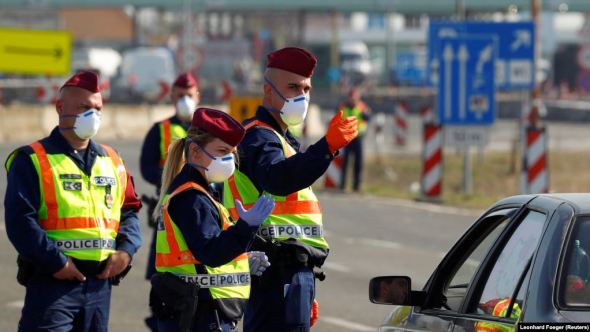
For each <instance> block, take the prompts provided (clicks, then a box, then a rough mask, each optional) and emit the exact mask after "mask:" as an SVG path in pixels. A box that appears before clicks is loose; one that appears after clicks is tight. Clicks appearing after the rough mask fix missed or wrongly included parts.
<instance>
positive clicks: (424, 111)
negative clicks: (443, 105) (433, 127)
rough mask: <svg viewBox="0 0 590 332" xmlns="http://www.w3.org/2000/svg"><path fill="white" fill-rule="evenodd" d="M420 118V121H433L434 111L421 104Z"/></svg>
mask: <svg viewBox="0 0 590 332" xmlns="http://www.w3.org/2000/svg"><path fill="white" fill-rule="evenodd" d="M420 118H422V123H432V122H434V113H433V112H432V107H430V106H423V107H422V108H421V109H420Z"/></svg>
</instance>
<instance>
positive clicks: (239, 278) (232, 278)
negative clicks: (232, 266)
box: [176, 273, 250, 288]
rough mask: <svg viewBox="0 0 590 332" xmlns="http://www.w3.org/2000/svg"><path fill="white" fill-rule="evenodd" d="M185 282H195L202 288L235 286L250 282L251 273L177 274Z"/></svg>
mask: <svg viewBox="0 0 590 332" xmlns="http://www.w3.org/2000/svg"><path fill="white" fill-rule="evenodd" d="M176 276H177V277H179V278H180V279H182V280H184V282H188V283H194V284H197V285H199V286H201V288H211V287H234V286H246V285H249V284H250V273H222V274H195V275H190V274H189V275H187V274H177V275H176Z"/></svg>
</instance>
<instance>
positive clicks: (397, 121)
mask: <svg viewBox="0 0 590 332" xmlns="http://www.w3.org/2000/svg"><path fill="white" fill-rule="evenodd" d="M393 116H394V124H393V135H394V138H395V144H397V145H398V146H404V145H406V138H407V135H408V104H406V102H403V101H402V102H400V103H398V104H397V107H396V108H395V112H394V115H393Z"/></svg>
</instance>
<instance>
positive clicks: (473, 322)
mask: <svg viewBox="0 0 590 332" xmlns="http://www.w3.org/2000/svg"><path fill="white" fill-rule="evenodd" d="M589 250H590V194H555V195H521V196H514V197H509V198H506V199H504V200H501V201H499V202H498V203H496V204H495V205H493V206H492V207H491V208H490V209H489V210H488V211H487V212H486V213H484V214H483V215H482V216H481V217H480V218H479V219H478V220H477V221H476V222H475V223H474V224H473V226H471V228H469V230H467V232H466V233H465V234H464V235H463V236H462V237H461V238H460V239H459V241H458V242H457V243H456V244H455V245H454V246H453V248H452V249H451V250H450V251H449V253H448V254H447V255H446V256H445V258H443V260H442V262H441V263H440V265H439V266H438V267H437V269H436V270H435V271H434V273H433V274H432V276H431V277H430V279H429V280H428V282H427V283H426V285H425V286H424V288H423V289H422V290H421V291H413V290H412V289H411V279H410V278H409V277H401V276H394V277H377V278H373V279H372V280H371V282H370V286H369V298H370V300H371V302H373V303H378V304H394V305H396V307H394V309H393V311H392V312H391V313H390V314H389V316H388V317H387V319H386V320H385V321H384V322H383V323H382V324H381V326H380V331H383V332H385V331H441V332H442V331H444V332H449V331H456V332H459V331H516V330H517V324H518V323H522V322H525V323H526V322H532V323H546V322H560V323H561V322H563V323H568V322H589V321H590V258H589V256H588V253H590V251H589ZM416 264H419V262H416Z"/></svg>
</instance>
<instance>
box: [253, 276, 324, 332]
mask: <svg viewBox="0 0 590 332" xmlns="http://www.w3.org/2000/svg"><path fill="white" fill-rule="evenodd" d="M273 268H274V266H271V268H270V269H269V270H267V271H266V272H265V273H276V275H277V277H274V276H273V277H271V278H263V279H262V280H265V281H267V282H268V284H260V283H259V282H258V281H259V280H258V279H254V280H253V282H252V289H251V292H250V300H249V301H248V306H247V307H246V313H245V315H244V332H276V331H281V332H307V331H309V329H310V326H309V319H310V314H311V303H312V301H313V299H314V297H315V279H314V276H313V271H312V270H311V269H309V268H306V267H302V268H298V269H285V270H284V271H283V273H280V272H279V271H276V270H272V269H273Z"/></svg>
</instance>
